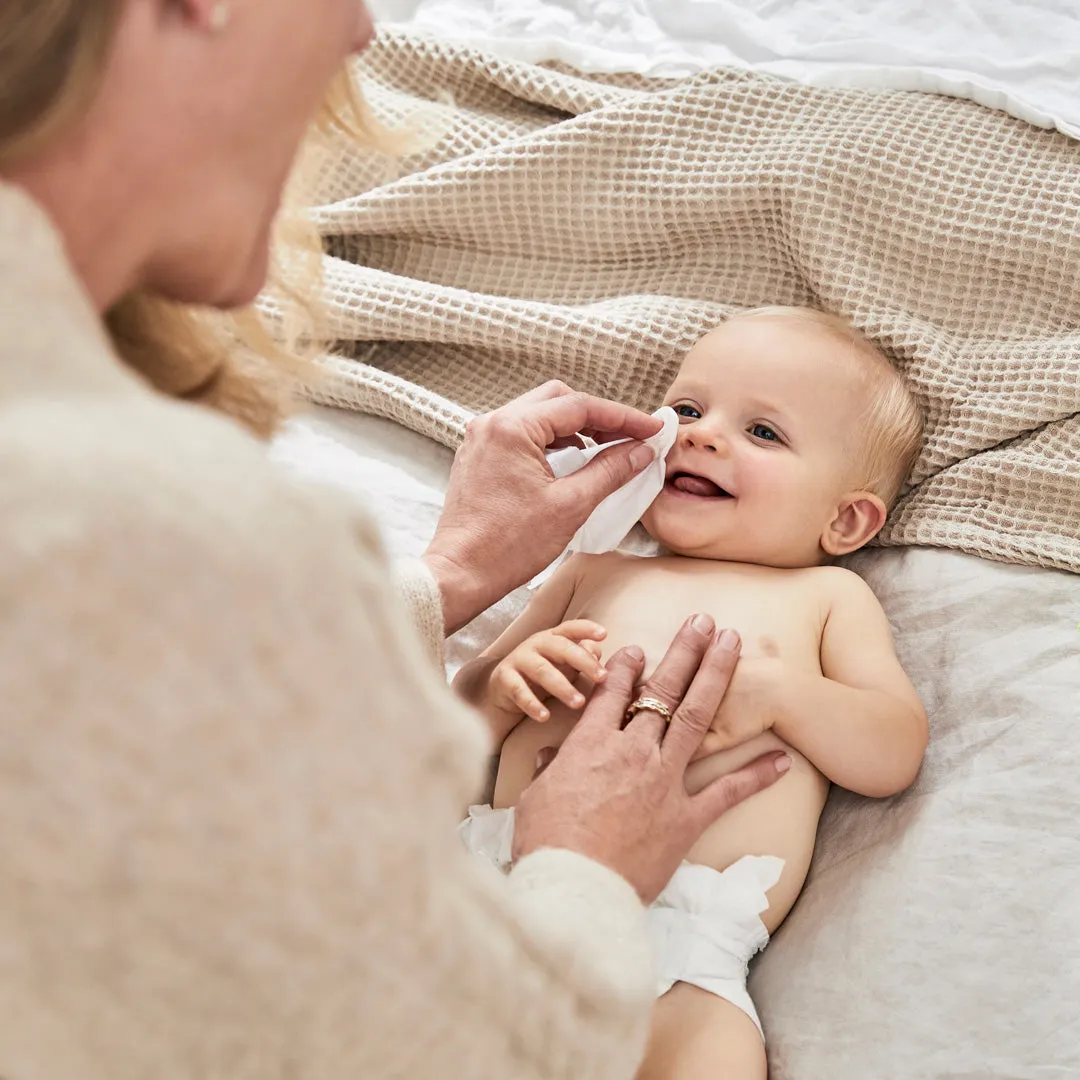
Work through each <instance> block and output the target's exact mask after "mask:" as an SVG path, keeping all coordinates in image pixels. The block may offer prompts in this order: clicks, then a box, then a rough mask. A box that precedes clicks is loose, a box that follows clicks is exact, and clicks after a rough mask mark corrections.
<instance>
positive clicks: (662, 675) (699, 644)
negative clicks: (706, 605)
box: [627, 615, 715, 740]
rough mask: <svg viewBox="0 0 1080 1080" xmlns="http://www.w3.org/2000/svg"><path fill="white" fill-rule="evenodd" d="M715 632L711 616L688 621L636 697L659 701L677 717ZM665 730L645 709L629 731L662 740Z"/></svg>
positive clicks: (662, 722)
mask: <svg viewBox="0 0 1080 1080" xmlns="http://www.w3.org/2000/svg"><path fill="white" fill-rule="evenodd" d="M714 629H715V623H714V622H713V620H712V619H711V618H710V617H709V616H708V615H694V616H693V617H692V618H690V619H687V620H686V622H685V623H683V625H682V626H681V627H680V628H679V632H678V633H677V634H676V635H675V640H674V641H673V642H672V643H671V645H670V646H669V647H668V651H667V652H666V653H665V654H664V658H663V659H662V660H661V661H660V663H659V664H657V665H656V670H655V671H653V673H652V674H651V675H650V676H649V678H648V679H647V680H646V682H645V685H644V686H642V688H641V690H640V691H639V692H638V694H637V695H636V696H637V697H651V698H656V699H657V700H658V701H659V702H661V704H663V705H664V706H666V707H667V709H668V712H670V713H672V714H674V713H675V711H676V709H677V707H678V706H679V703H680V702H681V701H682V700H683V696H684V695H685V694H686V692H687V690H688V689H689V688H690V684H691V683H692V682H693V681H694V676H695V675H696V674H697V671H698V668H699V667H700V665H701V661H702V658H703V657H704V656H705V652H706V650H707V649H708V648H709V645H710V643H711V642H712V637H713V631H714ZM672 722H673V723H674V721H672ZM666 726H667V724H666V721H665V719H664V717H663V716H662V715H661V714H660V713H658V712H654V711H653V710H651V709H644V710H642V711H641V712H639V713H637V714H636V715H635V716H634V718H633V719H632V720H631V721H630V723H629V724H628V725H627V730H628V731H638V730H642V731H643V732H644V733H647V734H648V736H649V737H650V738H652V739H656V740H659V738H660V736H661V735H662V734H663V731H664V728H665V727H666Z"/></svg>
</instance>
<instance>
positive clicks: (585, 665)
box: [537, 636, 607, 682]
mask: <svg viewBox="0 0 1080 1080" xmlns="http://www.w3.org/2000/svg"><path fill="white" fill-rule="evenodd" d="M593 649H595V650H596V652H595V653H594V652H593ZM537 652H538V654H539V655H540V656H542V657H543V658H544V659H546V660H550V661H551V663H553V664H558V665H561V666H565V667H568V668H570V669H571V670H572V671H577V672H580V673H581V674H582V675H587V676H588V677H589V678H590V679H592V681H593V682H600V681H601V680H602V679H603V678H604V676H605V675H607V672H606V671H605V670H604V665H603V664H601V663H600V655H599V652H600V646H599V645H598V644H596V642H594V641H590V642H586V643H585V644H582V645H578V644H577V643H576V642H574V641H568V640H567V639H566V638H564V637H555V636H552V637H548V638H547V639H546V640H544V641H542V642H540V643H539V644H538V647H537Z"/></svg>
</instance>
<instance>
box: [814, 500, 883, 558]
mask: <svg viewBox="0 0 1080 1080" xmlns="http://www.w3.org/2000/svg"><path fill="white" fill-rule="evenodd" d="M888 512H889V511H888V509H887V507H886V506H885V503H884V502H882V500H881V499H880V498H878V496H877V495H874V494H872V493H871V492H869V491H856V492H853V493H852V494H850V495H845V496H844V498H843V499H842V500H841V501H840V503H839V505H838V506H837V508H836V514H835V515H834V516H833V518H832V520H831V521H830V522H829V523H828V525H826V526H825V531H824V532H823V533H822V534H821V546H822V548H823V549H824V550H825V552H826V553H827V554H829V555H832V556H833V557H836V556H839V555H847V554H849V553H850V552H852V551H858V549H859V548H861V547H863V546H865V545H866V544H868V543H870V541H871V540H873V539H874V537H875V536H877V534H878V533H879V532H881V527H882V526H883V525H884V524H885V518H886V516H887V515H888Z"/></svg>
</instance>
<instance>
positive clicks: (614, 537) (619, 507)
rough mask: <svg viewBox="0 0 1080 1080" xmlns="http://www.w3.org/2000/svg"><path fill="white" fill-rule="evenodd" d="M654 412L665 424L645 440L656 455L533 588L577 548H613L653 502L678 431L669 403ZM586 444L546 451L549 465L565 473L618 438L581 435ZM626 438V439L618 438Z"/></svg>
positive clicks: (590, 550)
mask: <svg viewBox="0 0 1080 1080" xmlns="http://www.w3.org/2000/svg"><path fill="white" fill-rule="evenodd" d="M653 416H655V417H657V418H658V419H660V420H662V421H663V423H664V426H663V427H662V428H661V429H660V430H659V431H658V432H657V433H656V434H655V435H654V436H653V437H652V438H651V439H646V440H645V445H646V446H648V447H650V448H651V450H652V451H653V454H654V455H655V456H654V457H653V460H652V462H651V463H650V464H649V465H648V466H647V467H646V468H645V469H643V470H642V471H641V472H639V473H638V474H637V475H636V476H634V477H632V478H631V479H630V480H628V481H627V482H626V483H625V484H623V486H622V487H621V488H619V489H618V491H613V492H612V493H611V494H610V495H609V496H608V497H607V498H606V499H605V500H604V501H603V502H602V503H601V504H600V505H599V506H598V507H597V508H596V509H595V510H594V511H593V512H592V513H591V514H590V515H589V517H588V520H586V522H585V524H584V525H582V526H581V528H580V529H578V531H577V532H576V533H575V534H574V536H573V538H572V539H571V541H570V543H569V544H568V545H567V548H566V550H565V551H564V552H563V553H562V555H560V556H559V558H558V559H557V560H556V561H555V562H554V563H552V564H551V566H549V567H548V568H547V569H546V570H542V571H541V572H540V573H539V574H537V576H536V577H535V578H533V580H532V581H531V582H529V584H530V586H531V587H532V588H536V587H537V586H538V585H542V584H543V583H544V582H545V581H546V580H547V579H548V578H549V577H550V576H551V574H552V573H553V572H554V571H555V569H556V567H558V565H559V564H560V563H561V562H562V560H563V559H565V558H566V556H567V555H570V554H572V553H573V552H575V551H580V552H583V553H585V554H589V555H600V554H602V553H603V552H605V551H614V550H615V549H616V548H617V547H618V546H619V544H620V543H622V541H623V540H624V539H625V537H626V534H627V533H628V532H629V531H630V530H631V529H632V528H633V527H634V526H635V525H636V524H637V523H638V521H640V520H641V515H642V514H644V513H645V511H646V510H648V509H649V507H650V506H651V505H652V503H653V501H654V500H655V499H656V496H657V495H659V494H660V492H661V491H662V490H663V487H664V479H665V475H666V468H667V466H666V461H667V456H668V451H669V450H670V449H671V448H672V446H674V445H675V436H676V435H677V434H678V431H679V417H678V414H677V413H676V412H675V410H674V409H672V408H671V407H670V406H667V405H665V406H664V407H663V408H662V409H657V410H656V412H655V413H653ZM582 441H583V442H585V444H586V446H585V448H584V449H581V448H580V447H577V446H568V447H566V448H565V449H563V450H553V451H551V453H549V454H548V455H547V462H548V465H549V466H550V467H551V471H552V472H553V473H554V474H555V476H556V477H557V478H558V477H563V476H569V475H570V474H571V473H575V472H577V471H578V469H581V468H584V467H585V466H586V465H588V463H589V462H590V461H592V459H593V458H594V457H596V455H597V454H599V453H601V452H602V451H604V450H606V449H607V448H608V447H609V446H618V444H619V443H618V442H613V443H600V444H597V443H594V442H593V441H592V440H591V439H586V438H584V437H582ZM619 441H621V442H626V441H627V440H625V439H623V440H619Z"/></svg>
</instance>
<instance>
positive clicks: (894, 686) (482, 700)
mask: <svg viewBox="0 0 1080 1080" xmlns="http://www.w3.org/2000/svg"><path fill="white" fill-rule="evenodd" d="M665 404H666V405H670V406H671V407H672V408H673V409H674V410H675V412H676V413H677V414H678V416H679V420H680V428H679V433H678V438H677V439H676V442H675V445H674V446H673V447H672V449H671V451H670V453H669V456H668V459H667V463H666V469H667V478H666V483H665V485H664V489H663V491H662V492H661V494H660V495H659V496H658V497H657V499H656V501H655V502H654V503H653V504H652V506H651V507H650V508H649V510H648V512H647V513H646V514H645V516H644V518H643V519H642V521H643V524H644V526H645V528H646V529H647V530H648V532H649V533H650V534H651V535H652V536H653V537H654V538H655V539H656V540H657V541H658V542H659V544H660V545H661V547H662V549H665V550H666V552H669V553H670V554H664V555H662V556H659V557H656V558H639V557H634V556H629V555H624V554H621V553H611V554H606V555H586V556H575V557H573V558H571V559H570V560H568V561H567V562H566V563H564V564H563V565H562V566H561V567H560V568H559V570H558V571H557V572H556V574H555V575H554V576H553V577H552V578H551V579H550V580H549V581H548V582H547V583H546V584H545V585H544V586H543V587H542V588H541V589H540V590H539V591H538V592H537V593H536V595H535V597H534V598H533V600H532V602H531V603H530V604H529V606H528V608H527V609H526V610H525V612H524V613H523V614H522V615H521V617H520V618H519V619H517V621H516V622H514V623H513V625H511V626H510V627H509V628H508V629H507V630H506V632H505V633H504V634H503V635H502V636H501V637H500V638H499V639H498V640H497V641H496V642H495V643H494V644H493V645H492V646H491V647H490V648H489V649H487V650H486V651H485V652H484V653H483V654H482V655H481V656H480V657H478V658H477V659H476V660H474V661H473V662H472V663H470V664H468V665H466V666H465V667H464V668H463V669H462V670H461V671H460V672H459V674H458V676H457V678H456V679H455V682H454V686H455V689H456V690H457V691H458V692H459V693H460V694H462V695H463V696H464V697H465V698H466V699H467V700H469V701H471V702H473V703H474V704H475V705H476V706H477V707H478V708H480V710H481V711H482V712H483V713H484V714H485V716H486V717H487V718H488V720H489V722H490V723H491V726H492V728H493V731H494V734H495V739H496V745H501V746H502V753H501V757H500V761H499V770H498V776H497V780H496V785H495V794H494V800H493V806H494V808H495V809H492V808H488V807H474V808H473V809H472V810H471V811H470V817H469V820H468V821H466V822H465V823H464V824H463V826H462V834H463V836H464V838H465V841H466V843H467V844H468V846H469V847H470V848H472V849H473V850H474V851H477V852H479V853H480V854H483V855H486V856H487V857H488V858H490V859H491V860H492V861H493V862H495V863H496V865H499V866H502V867H505V864H506V862H507V861H508V857H509V846H510V839H511V837H512V829H513V817H512V814H511V813H510V812H509V811H508V810H507V809H506V808H509V807H513V806H514V804H515V802H516V801H517V799H518V797H519V795H520V794H521V792H522V790H523V789H524V788H525V787H526V785H527V784H528V783H529V782H530V780H531V779H532V776H533V772H534V768H535V762H536V759H537V755H538V753H539V751H540V750H542V749H543V748H545V747H553V746H558V745H559V744H560V743H561V742H562V740H563V739H564V738H565V737H566V735H567V733H568V732H569V731H570V729H571V728H572V727H573V725H574V723H575V721H576V719H577V717H578V715H579V713H580V710H581V708H582V706H583V705H584V704H585V701H586V699H587V697H588V695H589V691H590V688H591V686H593V685H595V683H596V682H598V681H600V680H602V679H603V678H604V674H605V672H604V667H603V656H604V654H608V655H610V653H611V652H613V651H615V650H616V649H618V648H620V647H622V646H624V645H630V644H637V645H640V646H641V648H642V649H644V651H645V655H646V661H647V663H646V672H645V674H646V676H647V675H648V674H649V671H650V670H651V667H652V666H653V665H654V664H655V663H656V661H657V660H658V659H659V658H660V657H661V656H662V655H663V654H664V652H665V650H666V648H667V646H668V644H669V643H670V641H671V640H672V638H673V637H674V636H675V633H676V631H677V630H678V628H679V626H680V625H681V623H682V622H683V621H684V620H685V619H686V618H687V616H688V615H690V614H692V613H693V612H698V611H702V612H708V613H709V614H710V615H712V616H713V617H714V618H715V620H716V623H717V625H718V626H720V627H733V628H735V629H737V630H738V631H739V632H740V633H741V635H742V639H743V650H742V655H741V659H740V660H739V664H738V667H737V668H736V671H735V676H734V679H733V681H732V684H731V689H730V691H729V693H728V695H727V697H726V699H725V700H724V703H723V706H722V707H721V709H720V711H719V713H718V714H717V717H716V720H715V721H714V724H713V728H712V729H711V730H710V732H709V733H708V734H707V735H706V737H705V742H704V744H703V746H702V749H701V751H700V753H699V754H698V755H697V757H696V758H695V761H694V762H693V763H692V764H691V766H690V768H689V769H688V771H687V777H686V782H687V787H688V788H689V789H690V790H691V791H692V792H693V791H697V790H700V789H701V788H702V787H704V786H705V785H706V784H707V783H709V782H710V781H711V780H713V779H714V778H715V777H717V776H720V775H723V774H724V773H727V772H730V771H732V770H733V769H736V768H739V767H740V766H741V765H743V764H745V763H747V762H749V761H751V760H753V759H754V758H756V757H758V756H759V755H760V754H762V753H765V752H767V751H771V750H776V749H783V750H787V751H788V753H789V754H790V755H791V757H792V760H793V765H792V768H791V771H790V772H789V773H788V774H787V775H786V776H785V777H784V778H783V779H782V780H780V781H779V782H778V783H777V784H776V785H775V786H774V787H772V788H771V789H769V790H767V791H764V792H762V793H761V794H759V795H756V796H754V797H753V798H752V799H750V800H748V801H747V802H745V803H744V804H742V805H741V806H739V807H736V808H735V809H734V810H732V811H730V812H729V813H728V814H726V815H725V816H724V817H723V818H721V819H720V820H719V821H718V822H716V824H714V825H713V826H712V827H711V828H710V829H709V830H708V831H707V832H706V833H705V835H704V836H703V837H702V838H701V840H700V841H699V842H698V843H697V845H696V846H695V847H694V849H693V850H692V851H691V853H690V855H689V861H688V862H687V863H684V864H683V866H682V868H681V869H680V870H679V871H678V872H677V873H676V875H675V877H674V878H673V879H672V880H671V882H670V883H669V885H668V886H667V888H666V889H665V891H664V893H663V895H662V896H661V897H660V899H659V900H658V901H657V902H656V904H654V905H653V907H652V908H651V909H650V911H649V913H648V919H649V924H650V931H651V933H652V935H653V939H654V946H655V951H656V963H657V965H658V979H659V986H658V994H659V995H660V1000H659V1001H658V1002H657V1007H656V1011H655V1014H654V1021H653V1031H652V1038H651V1042H650V1047H649V1052H648V1056H647V1059H646V1063H645V1066H644V1068H643V1072H642V1074H641V1075H642V1076H644V1077H650V1078H651V1077H665V1078H671V1077H679V1078H682V1077H687V1078H690V1077H724V1078H726V1080H743V1078H761V1080H764V1077H765V1076H766V1059H765V1051H764V1045H763V1040H762V1035H761V1027H760V1023H759V1021H758V1016H757V1012H756V1010H755V1009H754V1005H753V1002H752V1001H751V999H750V997H749V994H748V993H747V990H746V976H747V964H748V962H749V960H750V958H751V957H752V956H753V955H754V954H755V953H756V952H757V951H758V950H759V949H761V948H763V947H764V946H765V945H766V944H767V942H768V940H769V935H770V934H771V933H773V932H774V931H775V930H776V928H777V927H778V926H779V925H780V923H781V922H783V920H784V918H785V916H786V915H787V913H788V912H789V911H790V910H791V907H792V905H793V904H794V903H795V900H796V898H797V897H798V895H799V891H800V889H801V888H802V885H803V882H804V880H805V878H806V874H807V870H808V868H809V866H810V858H811V855H812V854H813V850H814V840H815V834H816V831H817V824H818V818H819V816H820V814H821V811H822V808H823V806H824V804H825V798H826V795H827V793H828V789H829V784H830V783H835V784H839V785H841V786H842V787H845V788H848V789H849V790H851V791H855V792H858V793H860V794H862V795H867V796H873V797H884V796H888V795H892V794H895V793H896V792H899V791H902V790H903V789H904V788H906V787H907V786H908V785H909V784H910V783H911V782H912V781H913V779H914V778H915V775H916V773H917V772H918V770H919V766H920V763H921V761H922V757H923V753H924V751H925V748H926V742H927V722H926V715H925V713H924V711H923V708H922V706H921V704H920V703H919V699H918V697H917V695H916V693H915V691H914V689H913V688H912V685H911V683H910V682H909V681H908V679H907V676H906V675H905V674H904V672H903V670H902V669H901V667H900V664H899V662H898V661H897V659H896V655H895V652H894V650H893V643H892V637H891V633H890V630H889V624H888V622H887V620H886V618H885V615H884V613H883V612H882V610H881V608H880V606H879V605H878V603H877V600H876V599H875V598H874V595H873V593H871V591H870V590H869V588H868V587H867V586H866V585H865V584H864V583H863V582H862V580H861V579H860V578H858V577H856V576H855V575H854V574H853V573H851V572H849V571H847V570H844V569H841V568H839V567H837V566H833V565H830V563H831V562H832V560H834V559H836V558H838V557H839V556H842V555H846V554H848V553H849V552H852V551H855V550H856V549H857V548H860V547H862V546H863V545H864V544H866V543H867V542H868V541H869V540H871V539H872V538H873V537H874V536H875V535H876V534H877V532H878V531H879V530H880V529H881V527H882V525H883V524H884V522H885V517H886V513H887V511H888V508H889V507H890V506H891V504H892V503H893V501H894V500H895V499H896V497H897V495H898V493H899V491H900V488H901V486H902V484H903V483H904V481H905V479H906V477H907V475H908V473H909V471H910V469H911V467H912V465H913V463H914V460H915V457H916V456H917V454H918V452H919V447H920V445H921V441H922V421H921V417H920V414H919V410H918V407H917V405H916V403H915V401H914V399H913V397H912V395H911V393H910V391H909V390H908V388H907V386H906V385H905V383H904V381H903V379H902V377H901V376H900V375H899V374H898V373H897V372H896V371H895V369H894V368H893V367H892V365H891V364H890V363H889V361H888V360H887V359H886V358H885V357H884V356H883V355H882V354H881V353H879V352H878V351H877V350H876V349H875V348H874V346H873V345H872V344H871V343H870V342H869V341H868V340H867V339H866V338H864V337H863V336H862V335H861V334H860V333H858V332H857V331H856V330H854V329H853V328H852V327H850V326H848V325H847V324H846V323H844V322H843V321H842V320H840V319H838V318H836V317H834V316H830V315H825V314H822V313H820V312H817V311H813V310H810V309H802V308H760V309H756V310H753V311H748V312H744V313H742V314H739V315H736V316H734V317H732V318H730V319H728V321H727V322H725V323H724V324H723V325H722V326H721V327H720V328H719V329H717V330H714V331H713V332H712V333H710V334H708V335H707V336H706V337H704V338H702V340H701V341H699V342H698V343H697V344H696V345H695V346H694V348H693V349H691V351H690V353H689V354H688V355H687V357H686V359H685V361H684V363H683V365H682V369H681V370H680V372H679V374H678V377H677V378H676V379H675V382H674V383H673V384H672V386H671V388H670V389H669V390H668V393H667V396H666V398H665ZM601 642H602V643H603V644H602V645H601Z"/></svg>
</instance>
